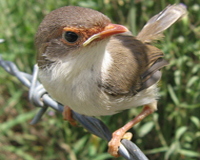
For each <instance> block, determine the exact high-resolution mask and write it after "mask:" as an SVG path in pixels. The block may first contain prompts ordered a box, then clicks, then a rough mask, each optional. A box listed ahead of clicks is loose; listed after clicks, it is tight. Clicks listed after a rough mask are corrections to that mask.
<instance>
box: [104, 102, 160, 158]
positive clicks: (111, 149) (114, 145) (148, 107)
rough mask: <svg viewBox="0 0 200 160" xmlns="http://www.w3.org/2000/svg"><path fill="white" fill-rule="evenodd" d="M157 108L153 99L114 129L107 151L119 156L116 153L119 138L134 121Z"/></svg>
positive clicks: (138, 120) (124, 134)
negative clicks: (118, 127)
mask: <svg viewBox="0 0 200 160" xmlns="http://www.w3.org/2000/svg"><path fill="white" fill-rule="evenodd" d="M156 109H157V101H154V102H152V103H150V104H148V105H145V106H144V108H143V110H142V112H141V113H140V114H139V115H138V116H137V117H135V118H134V119H133V120H132V121H130V122H128V123H127V124H126V125H124V126H123V127H122V128H120V129H118V130H116V131H115V132H114V133H113V134H112V139H111V140H110V142H109V143H108V147H109V149H108V152H109V153H110V154H111V155H112V156H114V157H119V156H120V155H119V154H118V147H119V146H120V141H121V139H122V138H123V137H124V136H126V132H127V131H128V130H129V129H130V128H132V127H133V126H134V125H135V124H136V123H138V122H140V121H141V120H142V119H144V118H145V117H146V116H148V115H149V114H151V113H153V112H154V111H155V110H156Z"/></svg>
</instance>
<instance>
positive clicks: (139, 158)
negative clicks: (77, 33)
mask: <svg viewBox="0 0 200 160" xmlns="http://www.w3.org/2000/svg"><path fill="white" fill-rule="evenodd" d="M0 40H1V39H0ZM1 42H3V41H1ZM1 42H0V43H1ZM0 66H1V67H2V68H3V69H4V70H5V71H6V72H8V73H9V74H11V75H13V76H15V77H17V78H18V79H19V81H20V82H22V83H23V84H24V85H25V86H26V87H28V88H29V100H30V102H31V103H32V104H33V105H35V106H37V107H40V110H39V112H38V113H37V114H36V115H35V117H34V118H33V120H32V121H31V123H30V124H36V123H38V122H39V120H40V119H41V118H42V116H43V115H44V113H45V112H46V111H47V109H48V107H51V108H52V109H54V110H56V111H58V112H60V113H62V112H63V106H62V105H61V104H59V103H58V102H56V101H55V100H53V99H52V98H51V97H50V96H49V95H48V94H47V92H46V90H45V89H44V87H43V85H42V84H41V83H40V82H39V81H38V80H37V79H38V71H39V68H38V66H37V65H35V66H34V70H33V75H30V74H27V73H24V72H21V71H19V70H18V68H17V66H16V65H15V64H14V63H13V62H10V61H4V60H3V59H2V57H1V55H0ZM72 117H73V118H74V119H75V120H76V121H78V122H79V123H80V124H81V125H82V126H83V127H84V128H85V129H87V130H88V131H89V132H90V133H92V134H94V135H96V136H98V137H100V138H102V139H104V140H106V141H110V140H111V138H112V133H111V131H110V130H109V129H108V127H107V126H106V125H105V124H104V123H103V122H102V121H100V120H99V119H96V118H94V117H88V116H84V115H81V114H78V113H76V112H74V111H72ZM119 154H120V155H121V156H123V157H124V158H125V159H126V160H148V158H147V157H146V156H145V155H144V153H143V152H142V151H141V150H140V149H139V148H138V147H137V146H136V145H135V144H134V143H133V142H131V141H129V140H126V139H123V140H122V141H121V144H120V147H119Z"/></svg>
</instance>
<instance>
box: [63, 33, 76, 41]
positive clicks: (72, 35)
mask: <svg viewBox="0 0 200 160" xmlns="http://www.w3.org/2000/svg"><path fill="white" fill-rule="evenodd" d="M62 37H63V39H64V40H65V41H67V42H68V43H75V42H76V41H77V40H78V38H79V36H78V34H77V33H75V32H72V31H66V32H64V33H63V36H62Z"/></svg>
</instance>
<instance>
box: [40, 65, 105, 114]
mask: <svg viewBox="0 0 200 160" xmlns="http://www.w3.org/2000/svg"><path fill="white" fill-rule="evenodd" d="M68 69H70V68H68ZM43 72H44V71H40V79H41V81H42V84H43V85H44V87H45V88H46V90H47V91H48V93H49V94H50V96H51V97H52V98H54V99H55V100H57V101H58V102H60V103H61V104H63V105H68V106H69V107H70V108H71V109H72V110H74V111H76V112H78V113H82V114H87V115H88V113H89V115H92V114H97V113H95V112H97V111H98V110H96V109H95V108H96V107H97V108H98V107H99V108H101V106H104V105H102V104H103V103H102V102H101V101H102V99H101V98H102V96H101V91H100V88H99V86H98V81H99V80H100V72H97V71H96V72H95V71H94V70H93V69H92V68H88V69H84V70H82V71H81V72H80V73H78V74H74V73H75V71H74V70H73V71H72V72H68V73H67V75H66V74H62V72H60V74H58V73H56V72H55V73H51V74H47V73H46V72H45V73H43ZM41 75H42V76H41ZM90 112H91V113H90Z"/></svg>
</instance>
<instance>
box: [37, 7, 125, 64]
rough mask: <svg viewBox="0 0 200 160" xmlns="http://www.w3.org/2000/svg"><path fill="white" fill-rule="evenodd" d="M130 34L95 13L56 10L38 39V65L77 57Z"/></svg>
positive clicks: (76, 10) (40, 30)
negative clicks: (67, 57)
mask: <svg viewBox="0 0 200 160" xmlns="http://www.w3.org/2000/svg"><path fill="white" fill-rule="evenodd" d="M126 31H128V29H127V28H126V27H124V26H122V25H117V24H112V23H111V21H110V19H109V18H108V17H107V16H105V15H104V14H102V13H100V12H98V11H95V10H92V9H88V8H83V7H77V6H66V7H62V8H59V9H56V10H54V11H52V12H51V13H49V14H48V15H47V16H46V17H45V18H44V20H43V21H42V23H41V24H40V26H39V28H38V31H37V33H36V36H35V45H36V48H37V61H38V65H39V66H40V67H43V66H46V65H48V64H51V63H52V62H55V61H57V59H61V58H63V57H66V56H68V55H70V56H76V55H77V54H79V53H80V51H81V50H84V49H85V48H90V47H92V46H94V45H97V46H98V44H101V43H100V42H101V41H108V39H109V37H110V36H112V35H114V34H118V33H123V32H126ZM97 48H98V47H97Z"/></svg>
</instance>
